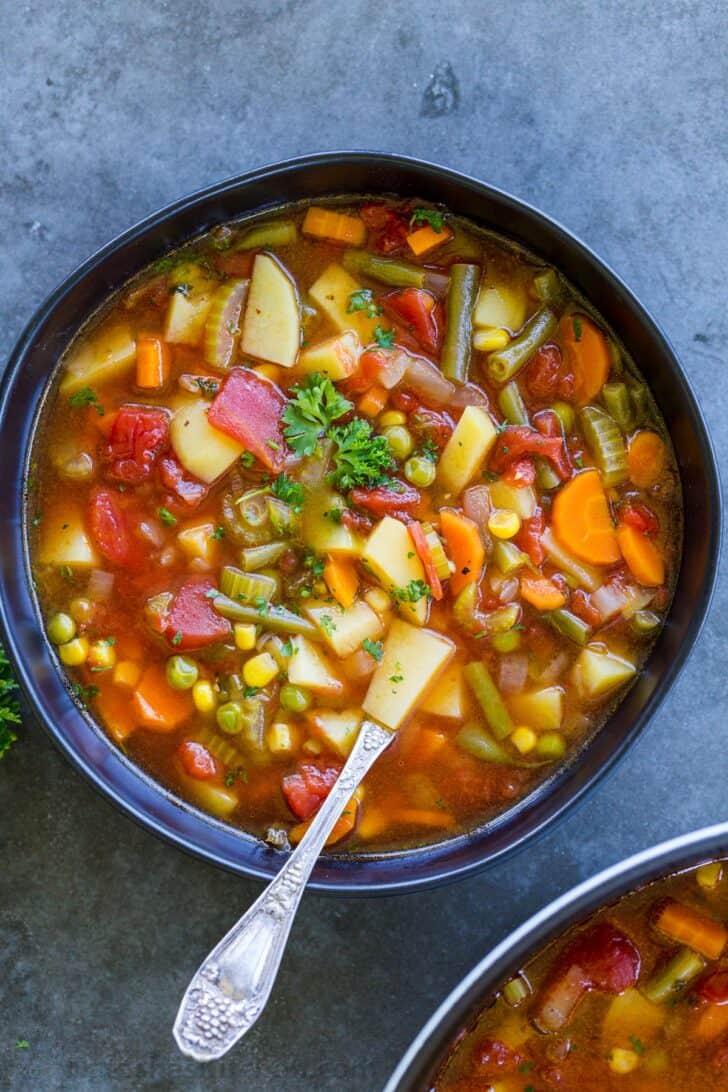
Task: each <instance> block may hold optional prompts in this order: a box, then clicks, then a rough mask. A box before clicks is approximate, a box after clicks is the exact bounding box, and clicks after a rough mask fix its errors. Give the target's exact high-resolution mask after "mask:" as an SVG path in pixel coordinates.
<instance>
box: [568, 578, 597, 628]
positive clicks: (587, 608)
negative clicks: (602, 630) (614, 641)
mask: <svg viewBox="0 0 728 1092" xmlns="http://www.w3.org/2000/svg"><path fill="white" fill-rule="evenodd" d="M569 609H570V610H571V611H572V612H573V613H574V614H575V615H576V616H577V618H581V619H582V621H584V622H586V624H587V625H588V626H595V627H596V626H600V625H601V623H602V616H601V614H600V613H599V611H598V610H597V608H596V607H593V606H592V605H591V602H590V600H589V596H588V595H587V594H586V592H585V591H582V589H581V588H577V590H576V591H575V592H572V593H571V599H570V601H569Z"/></svg>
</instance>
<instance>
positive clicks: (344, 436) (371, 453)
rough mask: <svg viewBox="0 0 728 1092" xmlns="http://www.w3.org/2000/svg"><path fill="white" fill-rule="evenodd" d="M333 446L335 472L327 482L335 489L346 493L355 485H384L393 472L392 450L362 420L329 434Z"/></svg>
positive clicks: (351, 422)
mask: <svg viewBox="0 0 728 1092" xmlns="http://www.w3.org/2000/svg"><path fill="white" fill-rule="evenodd" d="M330 435H331V438H332V440H334V442H335V443H336V450H335V452H334V465H335V469H334V470H333V471H332V472H331V473H330V474H329V481H330V482H331V484H332V485H333V486H335V488H337V489H342V490H344V492H348V490H350V489H355V488H357V487H358V486H375V485H385V484H386V483H387V482H388V481H389V472H390V471H392V470H393V469H394V465H395V464H394V460H393V459H392V451H391V448H390V446H389V443H388V442H387V438H386V436H375V435H374V434H373V432H372V426H371V425H370V424H369V422H368V421H365V420H364V419H363V418H362V417H355V418H354V420H353V421H349V422H347V424H345V425H337V426H335V427H334V428H332V429H331V432H330Z"/></svg>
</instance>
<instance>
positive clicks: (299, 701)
mask: <svg viewBox="0 0 728 1092" xmlns="http://www.w3.org/2000/svg"><path fill="white" fill-rule="evenodd" d="M278 700H279V701H280V703H281V705H282V707H283V708H284V709H287V710H288V712H289V713H305V711H306V710H307V709H308V708H310V705H311V695H310V694H309V692H308V690H304V688H303V687H302V686H294V685H293V683H284V685H283V686H282V687H281V692H280V694H279V698H278Z"/></svg>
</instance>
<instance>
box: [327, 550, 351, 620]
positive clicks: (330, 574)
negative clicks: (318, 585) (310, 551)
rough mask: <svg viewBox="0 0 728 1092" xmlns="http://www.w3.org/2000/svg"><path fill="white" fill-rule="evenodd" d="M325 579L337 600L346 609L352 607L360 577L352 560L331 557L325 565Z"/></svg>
mask: <svg viewBox="0 0 728 1092" xmlns="http://www.w3.org/2000/svg"><path fill="white" fill-rule="evenodd" d="M324 580H325V581H326V586H327V588H328V589H329V591H330V592H331V594H332V595H333V597H334V599H335V600H336V602H337V603H339V604H340V605H341V606H342V607H343V608H344V609H345V610H346V608H347V607H350V606H351V604H352V603H353V602H354V600H355V599H356V593H357V591H358V590H359V577H358V576H357V572H356V569H355V568H354V566H353V565H352V563H351V561H347V560H346V559H345V558H340V557H330V558H329V559H328V561H327V562H326V564H325V565H324Z"/></svg>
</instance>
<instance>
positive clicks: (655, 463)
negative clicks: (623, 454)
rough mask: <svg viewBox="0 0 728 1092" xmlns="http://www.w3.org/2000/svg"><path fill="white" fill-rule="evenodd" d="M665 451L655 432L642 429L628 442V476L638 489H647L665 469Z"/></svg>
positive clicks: (660, 439)
mask: <svg viewBox="0 0 728 1092" xmlns="http://www.w3.org/2000/svg"><path fill="white" fill-rule="evenodd" d="M666 459H667V452H666V451H665V444H664V442H663V440H662V438H661V437H660V436H658V435H657V433H656V432H652V430H651V429H647V428H646V429H642V430H641V431H640V432H638V433H637V434H636V436H633V437H632V439H631V440H630V442H629V454H628V456H627V461H628V466H629V476H630V478H631V479H632V481H633V482H634V484H635V485H636V486H637V488H638V489H649V487H650V486H651V485H654V483H655V482H656V481H657V479H658V478H659V477H660V475H661V474H662V472H663V470H664V469H665V461H666Z"/></svg>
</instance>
